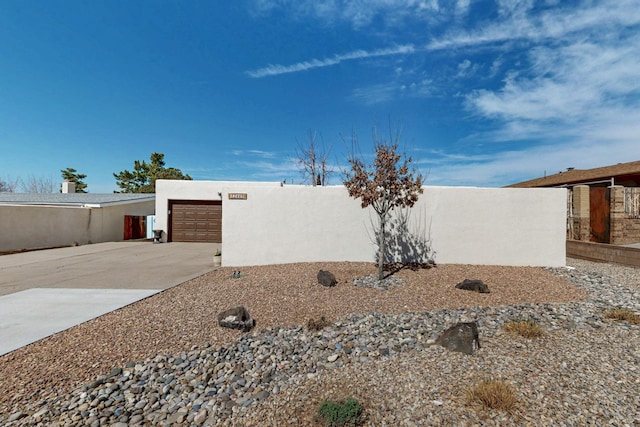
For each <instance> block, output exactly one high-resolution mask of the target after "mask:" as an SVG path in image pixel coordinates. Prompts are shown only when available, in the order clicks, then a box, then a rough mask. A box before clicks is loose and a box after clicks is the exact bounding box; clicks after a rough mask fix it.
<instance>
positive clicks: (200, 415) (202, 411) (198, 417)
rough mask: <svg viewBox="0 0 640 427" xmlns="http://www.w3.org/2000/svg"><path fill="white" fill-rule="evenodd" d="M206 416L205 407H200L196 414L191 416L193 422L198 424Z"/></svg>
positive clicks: (203, 420)
mask: <svg viewBox="0 0 640 427" xmlns="http://www.w3.org/2000/svg"><path fill="white" fill-rule="evenodd" d="M207 416H208V413H207V408H202V409H200V410H199V411H198V413H197V414H196V416H195V417H194V418H193V422H194V423H196V424H198V425H200V424H202V423H204V422H205V421H206V420H207Z"/></svg>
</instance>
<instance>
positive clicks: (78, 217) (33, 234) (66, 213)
mask: <svg viewBox="0 0 640 427" xmlns="http://www.w3.org/2000/svg"><path fill="white" fill-rule="evenodd" d="M154 209H155V206H154V202H153V201H149V202H143V203H137V204H125V205H115V206H106V207H101V208H96V207H71V206H40V205H0V250H20V249H39V248H50V247H56V246H67V245H70V244H71V243H72V242H78V243H80V244H87V243H100V242H117V241H121V240H123V238H124V216H125V215H137V216H147V215H151V214H153V213H154Z"/></svg>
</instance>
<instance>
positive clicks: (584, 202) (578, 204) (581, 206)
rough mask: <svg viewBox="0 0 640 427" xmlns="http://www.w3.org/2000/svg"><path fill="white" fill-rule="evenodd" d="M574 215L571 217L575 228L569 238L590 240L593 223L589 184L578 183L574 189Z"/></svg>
mask: <svg viewBox="0 0 640 427" xmlns="http://www.w3.org/2000/svg"><path fill="white" fill-rule="evenodd" d="M572 199H573V200H572V203H573V216H572V218H571V221H572V224H569V226H570V227H571V226H573V230H572V233H571V235H570V236H567V237H568V238H569V239H575V240H581V241H585V242H588V241H589V240H590V239H591V228H590V227H591V225H590V222H589V221H590V220H589V215H590V212H589V186H588V185H576V186H575V187H573V191H572Z"/></svg>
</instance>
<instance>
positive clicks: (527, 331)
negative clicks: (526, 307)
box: [504, 320, 544, 338]
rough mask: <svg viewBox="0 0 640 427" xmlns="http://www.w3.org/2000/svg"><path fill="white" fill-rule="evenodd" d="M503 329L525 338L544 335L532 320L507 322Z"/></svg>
mask: <svg viewBox="0 0 640 427" xmlns="http://www.w3.org/2000/svg"><path fill="white" fill-rule="evenodd" d="M504 330H505V331H507V332H510V333H512V334H518V335H521V336H523V337H525V338H539V337H541V336H542V335H544V331H543V330H542V328H541V327H540V326H539V325H538V324H537V323H536V322H534V321H531V320H520V321H513V322H507V323H506V324H505V325H504Z"/></svg>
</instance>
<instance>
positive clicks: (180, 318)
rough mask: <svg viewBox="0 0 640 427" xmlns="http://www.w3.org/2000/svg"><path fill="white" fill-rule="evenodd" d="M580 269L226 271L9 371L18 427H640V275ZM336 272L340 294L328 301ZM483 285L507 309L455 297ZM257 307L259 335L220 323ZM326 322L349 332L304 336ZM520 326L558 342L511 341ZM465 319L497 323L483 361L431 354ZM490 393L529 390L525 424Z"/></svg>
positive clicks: (27, 353) (4, 373) (522, 404)
mask: <svg viewBox="0 0 640 427" xmlns="http://www.w3.org/2000/svg"><path fill="white" fill-rule="evenodd" d="M568 264H569V265H572V266H575V267H577V270H573V271H572V272H567V271H566V269H557V270H555V271H552V270H548V269H543V268H525V267H495V266H460V265H440V266H437V267H436V268H432V269H419V270H415V271H413V270H410V269H403V270H401V271H399V272H397V273H395V277H398V278H401V279H402V280H403V281H404V284H402V285H398V286H393V287H391V288H390V289H388V290H386V291H381V290H377V289H370V288H362V287H356V286H353V284H352V280H353V279H354V278H355V277H361V276H365V275H368V274H372V273H374V272H375V266H374V265H372V264H364V263H302V264H289V265H276V266H263V267H248V268H243V269H242V271H241V273H242V275H241V277H240V278H232V269H229V268H222V269H219V270H217V271H214V272H212V273H209V274H206V275H204V276H201V277H199V278H197V279H194V280H191V281H189V282H186V283H184V284H182V285H179V286H177V287H174V288H171V289H168V290H166V291H164V292H162V293H160V294H157V295H154V296H152V297H150V298H148V299H146V300H144V301H140V302H138V303H135V304H132V305H131V306H128V307H124V308H122V309H120V310H117V311H116V312H113V313H110V314H107V315H105V316H102V317H100V318H98V319H95V320H92V321H90V322H87V323H84V324H82V325H79V326H77V327H74V328H72V329H69V330H67V331H64V332H61V333H59V334H56V335H54V336H52V337H49V338H46V339H44V340H41V341H39V342H37V343H34V344H32V345H29V346H27V347H25V348H22V349H20V350H17V351H15V352H12V353H10V354H8V355H5V356H3V357H1V358H0V378H1V380H0V382H1V388H0V391H2V393H0V423H2V424H15V425H30V424H37V423H38V421H41V422H43V423H45V424H50V423H54V422H58V421H59V422H60V423H61V424H66V425H76V424H80V425H104V424H112V423H116V422H121V423H125V424H144V423H147V424H152V425H169V424H172V423H173V424H175V423H186V424H190V423H191V424H200V425H207V424H210V425H216V424H219V425H265V424H270V425H308V424H310V423H311V422H312V416H313V414H314V413H315V410H316V409H317V407H318V405H319V403H320V402H321V401H322V400H323V399H325V398H328V397H330V398H343V397H347V396H349V395H352V396H354V397H356V398H358V399H359V400H360V401H361V402H362V403H363V406H364V408H365V416H366V424H367V425H425V424H430V425H474V424H478V423H480V422H486V423H488V424H490V425H519V424H526V423H527V422H529V423H532V424H533V425H551V424H558V423H557V422H554V421H553V420H555V421H558V420H561V421H564V422H565V425H584V424H585V422H587V421H589V422H594V423H595V424H602V423H604V422H605V421H608V420H617V425H634V422H635V423H638V424H640V418H635V419H634V416H635V417H637V412H636V411H635V410H636V409H637V408H638V407H640V397H639V393H638V391H637V390H638V389H640V372H639V369H640V368H638V366H639V362H640V353H639V351H640V350H638V349H639V348H640V346H639V345H638V344H639V342H640V339H639V336H638V335H639V327H638V326H629V325H627V324H624V323H616V322H613V321H610V320H605V319H603V316H602V314H603V311H604V310H605V309H606V308H608V307H613V306H620V305H622V306H626V307H628V308H632V309H634V310H635V311H636V312H638V311H640V301H639V300H638V287H639V285H638V283H640V272H639V270H638V269H633V268H625V267H619V266H612V265H609V264H595V263H589V262H585V261H578V260H569V261H568ZM321 268H322V269H325V270H329V271H331V272H333V273H334V274H335V275H336V277H337V279H338V285H337V286H336V287H334V288H324V287H322V286H320V285H318V284H317V280H316V274H317V272H318V270H319V269H321ZM465 278H471V279H480V280H482V281H484V282H485V283H487V284H488V285H489V288H490V290H491V293H489V294H477V293H473V292H467V291H461V290H457V289H455V284H456V283H458V282H460V281H462V280H463V279H465ZM570 282H574V283H575V284H576V285H577V286H576V285H573V284H571V283H570ZM239 304H242V305H244V306H246V307H247V308H248V310H249V312H250V313H251V315H252V317H254V318H255V319H256V321H257V325H256V328H255V329H254V331H252V332H251V333H250V334H246V335H243V334H242V333H240V332H237V331H231V330H224V329H222V328H220V327H218V325H217V323H216V314H217V313H218V312H220V311H222V310H224V309H226V308H229V307H232V306H235V305H239ZM427 312H428V313H427ZM372 313H373V314H372ZM320 316H324V317H326V318H327V319H328V320H329V321H331V322H332V323H333V326H331V327H329V328H327V329H325V330H323V331H321V332H317V333H311V332H309V331H306V328H303V327H302V325H305V324H306V322H307V320H308V319H310V318H319V317H320ZM518 318H532V319H535V320H537V321H538V322H539V323H540V324H541V326H542V327H543V328H545V330H546V331H547V333H546V334H545V336H544V337H543V338H540V339H537V340H533V341H532V340H525V339H523V338H514V337H512V336H510V335H508V334H507V333H505V332H503V331H502V329H501V326H502V325H503V324H504V322H505V321H507V320H509V319H518ZM460 320H462V321H466V320H478V322H479V324H480V336H481V338H480V339H481V342H482V348H481V349H480V350H479V351H478V352H477V353H476V354H475V355H474V356H465V355H461V354H457V353H451V352H448V351H446V350H444V349H442V348H441V347H438V346H429V345H428V344H427V341H428V340H429V339H431V338H432V337H433V336H434V334H438V333H440V332H442V330H444V329H446V327H448V326H450V325H451V324H453V323H455V322H456V321H460ZM399 325H400V327H399ZM343 344H344V346H345V347H346V346H351V347H349V348H353V351H351V350H349V352H347V351H346V348H345V347H343ZM232 350H233V351H232ZM328 356H332V357H331V358H330V359H329V361H330V362H327V357H328ZM335 356H338V358H337V361H336V358H335ZM130 362H132V363H130ZM127 366H128V367H127ZM240 367H241V368H242V369H240ZM114 368H122V370H121V371H118V370H116V371H115V372H114ZM169 371H171V372H169ZM110 372H111V373H112V374H111V377H110V378H105V377H104V376H108V375H109V373H110ZM267 374H268V375H267ZM100 375H102V376H103V377H99V376H100ZM169 376H170V377H169ZM485 377H494V378H499V379H503V380H505V381H508V382H510V383H512V384H513V385H514V386H515V388H516V390H517V392H518V402H519V403H518V406H517V409H516V410H515V411H513V412H512V413H508V414H506V413H500V412H497V411H488V410H483V409H481V408H478V407H474V406H473V405H471V406H470V405H467V404H466V402H465V401H464V391H465V390H466V389H467V388H469V387H470V386H471V385H473V383H474V381H478V380H480V379H482V378H485ZM96 378H100V379H101V381H99V382H98V383H96V384H93V385H92V387H87V386H86V385H87V384H89V383H91V382H93V381H94V380H95V379H96ZM134 378H135V379H136V380H137V381H138V382H137V383H135V384H134V382H132V379H134ZM167 378H170V379H171V381H169V380H167ZM265 378H266V379H265ZM110 384H111V385H110ZM112 384H118V386H117V388H116V387H113V386H112ZM140 384H142V386H141V385H140ZM158 384H159V386H157V385H158ZM83 385H85V386H84V387H82V386H83ZM79 387H81V388H79ZM109 387H110V388H109ZM78 388H79V389H78ZM74 389H77V390H75V391H74ZM138 389H141V390H138ZM142 389H143V390H142ZM107 390H108V391H107ZM136 392H137V393H136ZM105 393H106V394H107V395H108V396H116V394H119V395H122V399H120V400H122V407H121V408H120V412H119V413H118V411H117V409H115V408H116V407H117V406H118V405H119V404H118V402H119V401H120V400H119V397H114V398H113V399H111V398H109V399H108V398H107V397H105V399H103V400H100V399H97V398H96V396H99V395H101V394H105ZM109 393H111V394H109ZM132 393H133V394H132ZM140 393H142V395H140ZM83 394H84V395H83ZM125 401H126V404H125V403H124V402H125ZM105 403H108V405H105ZM69 408H71V409H69ZM78 408H80V409H78ZM82 408H84V411H83V410H81V409H82ZM634 414H635V415H634ZM483 420H484V421H483ZM636 425H637V424H636Z"/></svg>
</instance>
